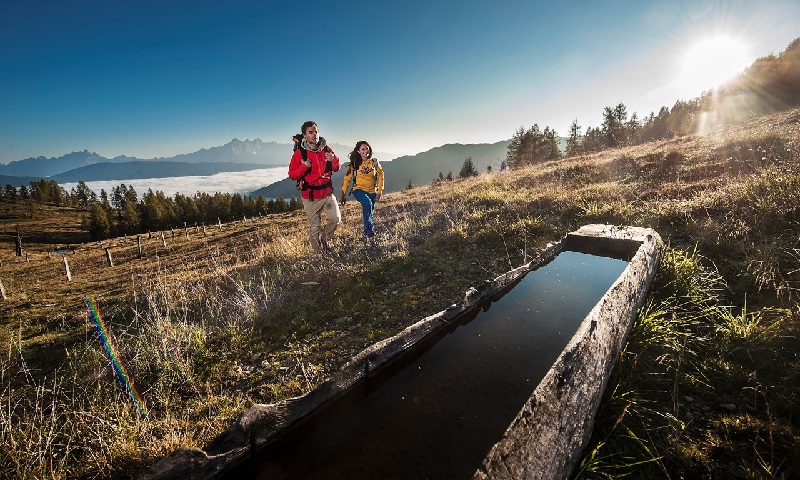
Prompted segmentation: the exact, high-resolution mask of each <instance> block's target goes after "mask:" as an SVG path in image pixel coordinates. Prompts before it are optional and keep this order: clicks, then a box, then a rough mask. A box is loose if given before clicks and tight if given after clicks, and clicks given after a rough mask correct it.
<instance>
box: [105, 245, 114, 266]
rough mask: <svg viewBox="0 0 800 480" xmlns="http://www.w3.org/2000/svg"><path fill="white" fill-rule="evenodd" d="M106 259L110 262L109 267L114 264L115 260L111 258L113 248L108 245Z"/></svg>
mask: <svg viewBox="0 0 800 480" xmlns="http://www.w3.org/2000/svg"><path fill="white" fill-rule="evenodd" d="M106 261H107V262H108V266H109V267H113V266H114V261H113V260H111V249H110V248H108V247H106Z"/></svg>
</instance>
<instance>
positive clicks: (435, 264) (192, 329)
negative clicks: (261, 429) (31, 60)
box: [0, 39, 800, 480]
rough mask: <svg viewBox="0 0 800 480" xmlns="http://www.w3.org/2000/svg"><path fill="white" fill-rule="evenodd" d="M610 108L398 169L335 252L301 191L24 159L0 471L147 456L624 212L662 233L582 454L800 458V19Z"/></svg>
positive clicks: (774, 473) (110, 474) (712, 459)
mask: <svg viewBox="0 0 800 480" xmlns="http://www.w3.org/2000/svg"><path fill="white" fill-rule="evenodd" d="M603 118H604V121H603V124H602V125H600V126H598V127H588V128H586V129H585V130H584V129H583V128H582V127H581V126H580V125H578V123H577V121H576V122H575V123H574V124H573V128H572V129H571V131H570V132H568V137H567V138H566V148H565V149H564V150H565V151H562V150H561V149H560V148H559V147H558V145H557V141H556V134H555V132H554V131H553V130H552V129H550V128H549V127H543V128H540V126H539V125H538V124H536V123H535V119H531V120H532V122H531V123H532V125H533V126H532V127H530V128H520V130H519V131H517V132H509V134H510V135H511V139H510V142H509V144H508V149H507V151H508V152H507V157H506V159H505V161H506V162H507V163H508V165H510V167H511V168H510V171H508V172H502V173H501V172H499V171H498V169H496V168H495V169H486V171H476V170H475V169H474V168H468V169H466V168H465V171H466V173H463V172H462V173H463V174H461V175H458V176H457V177H456V178H452V176H450V177H449V178H444V177H443V176H441V175H440V178H431V179H430V183H429V184H425V185H412V184H411V182H409V184H408V185H407V186H406V188H403V189H402V190H398V191H395V192H390V193H387V194H385V195H384V196H383V198H382V200H381V202H380V203H378V207H377V210H376V212H375V219H376V233H377V235H376V237H375V239H374V243H370V242H365V241H364V239H363V238H362V232H361V210H360V206H358V204H357V202H354V201H353V202H348V204H347V205H346V206H345V207H343V209H342V215H343V224H342V225H340V227H339V230H338V231H337V237H336V239H335V242H334V244H333V245H332V252H331V253H329V254H326V255H323V256H319V257H314V258H312V257H310V256H309V255H308V250H309V246H308V237H307V235H308V233H307V228H308V227H307V224H306V219H305V216H304V213H303V211H302V209H301V208H300V207H301V206H300V205H299V202H298V201H297V200H296V199H292V200H290V201H283V199H281V200H280V201H272V202H269V201H267V200H265V199H264V198H263V197H258V198H251V197H245V198H242V197H240V196H229V195H223V194H219V195H202V196H197V197H184V196H177V195H176V197H175V198H170V197H166V196H164V195H163V193H160V192H148V193H147V194H145V195H144V196H141V197H139V196H137V195H136V192H133V195H131V192H130V191H128V190H127V189H120V190H118V191H116V192H114V193H115V195H116V197H117V198H113V197H114V196H113V195H112V198H110V199H109V198H105V199H104V198H101V197H98V196H97V195H96V194H95V193H94V192H91V191H86V190H83V191H81V192H74V193H75V194H77V193H80V198H77V197H74V196H73V195H71V194H68V193H67V192H64V191H60V190H59V187H58V185H57V184H54V183H49V182H31V183H30V184H29V185H24V186H23V187H24V194H23V192H22V188H19V187H20V186H19V185H16V186H11V185H8V186H7V187H6V188H5V189H3V190H2V192H3V195H2V196H0V290H2V296H0V307H1V308H0V347H2V349H0V353H1V354H2V355H0V405H2V408H0V477H2V478H19V479H31V480H32V479H44V478H47V479H89V478H92V479H105V478H109V479H110V478H114V479H126V478H136V477H137V476H139V475H141V474H142V472H144V471H146V470H147V469H148V467H150V466H151V465H152V464H154V463H155V462H157V461H158V460H159V459H161V458H163V457H164V456H167V455H169V454H170V453H172V452H173V451H174V450H175V449H176V448H178V447H180V446H194V447H200V448H202V447H204V446H205V445H207V444H208V443H209V442H210V441H211V440H212V439H213V438H215V437H216V436H217V435H218V434H219V433H220V432H222V431H223V430H224V429H226V428H227V427H228V426H229V425H230V424H231V423H232V422H233V420H234V419H235V418H236V417H237V415H238V414H239V413H241V412H242V411H244V410H246V409H247V408H249V407H251V406H252V405H254V404H258V403H260V404H269V403H275V402H280V401H282V400H286V399H289V398H292V397H296V396H300V395H303V394H305V393H307V392H309V391H311V390H313V389H314V388H315V387H317V386H318V385H320V384H321V383H322V382H323V381H324V380H326V379H327V378H329V377H331V376H332V375H333V374H334V373H335V372H336V371H337V370H338V369H339V368H340V367H341V366H342V365H343V364H345V363H346V362H347V361H348V360H349V359H351V358H352V357H353V356H354V355H356V354H357V353H358V352H360V351H362V350H363V349H364V348H366V347H367V346H369V345H372V344H374V343H375V342H377V341H380V340H382V339H385V338H388V337H390V336H392V335H394V334H396V333H397V332H399V331H401V330H402V329H404V328H406V327H407V326H409V325H411V324H413V323H414V322H416V321H417V320H419V319H421V318H423V317H425V316H428V315H431V314H433V313H435V312H438V311H441V310H442V309H444V308H446V307H447V306H449V305H451V304H453V303H457V302H458V301H460V299H462V298H464V293H465V291H467V290H468V289H469V288H470V287H472V286H474V285H479V284H480V283H481V282H483V281H484V280H485V279H487V278H494V277H496V276H498V275H500V274H502V273H503V272H506V271H509V270H511V269H513V268H516V267H518V266H520V265H522V264H524V263H526V262H527V261H530V259H531V258H532V257H534V256H535V255H536V252H538V251H540V250H542V249H543V248H545V246H546V245H547V244H548V243H549V242H553V241H557V240H558V239H560V238H561V237H563V236H564V235H565V234H566V233H568V232H570V231H573V230H576V229H577V228H579V227H580V226H582V225H585V224H594V223H601V224H612V225H634V226H643V227H649V228H652V229H654V230H656V231H657V232H658V233H659V234H660V235H661V237H662V238H663V240H664V242H665V247H664V249H663V252H661V259H662V260H661V265H660V270H659V273H658V275H657V278H656V280H655V284H654V286H653V288H652V290H651V292H650V293H649V297H648V300H647V302H646V304H645V306H644V307H643V308H642V309H640V311H639V312H638V317H637V319H636V321H635V323H634V326H633V330H632V331H631V333H630V336H629V338H628V342H627V344H626V346H625V347H624V349H623V351H622V353H621V355H620V357H619V358H618V360H617V363H616V366H615V370H614V372H613V373H612V377H611V382H610V384H609V386H608V388H607V389H606V392H605V397H604V400H603V403H602V404H601V407H600V410H599V412H598V414H597V417H596V422H595V426H594V434H593V438H592V441H591V442H590V444H589V445H588V447H587V448H586V450H585V451H584V453H583V457H582V459H581V462H580V464H579V467H578V468H577V470H576V471H575V472H574V473H573V475H574V478H579V479H611V478H622V477H626V478H641V479H645V478H646V479H649V478H672V479H677V478H708V479H730V478H742V479H744V478H748V479H752V478H763V479H767V478H786V479H789V478H797V477H798V476H800V425H798V419H800V403H799V402H800V397H798V395H800V358H798V354H800V338H799V337H800V308H799V307H798V303H797V300H798V296H799V295H800V39H797V40H795V41H793V42H792V43H791V44H790V45H789V46H788V47H787V48H786V50H785V51H783V52H781V53H780V54H779V55H774V56H770V57H765V58H760V59H758V60H757V61H756V62H755V63H753V64H752V65H751V66H750V67H748V68H747V69H746V70H745V71H744V72H743V73H741V74H740V75H739V76H737V77H735V78H734V79H733V80H731V81H729V82H728V83H725V84H723V85H722V86H720V87H719V88H716V89H714V90H713V91H710V92H707V93H705V94H703V95H702V96H700V97H698V98H695V99H692V100H688V101H687V100H681V101H678V102H676V103H675V104H674V105H673V106H672V107H663V108H662V109H661V110H660V111H659V112H653V113H651V114H650V115H649V116H645V117H643V118H639V117H638V116H636V115H629V114H628V112H627V110H626V108H625V105H623V104H619V105H617V106H612V107H608V108H607V109H606V110H605V111H604V115H603ZM287 159H288V154H287ZM493 160H494V159H480V158H474V159H473V158H468V159H465V167H466V166H470V167H471V166H472V162H473V161H474V162H475V163H476V164H479V165H484V164H485V162H486V161H490V162H491V161H493ZM398 161H401V160H394V161H393V163H394V162H398ZM393 167H394V168H400V167H398V166H396V165H393ZM403 183H405V182H404V180H403ZM62 190H63V189H62ZM54 192H55V193H54ZM318 293H330V295H324V296H319V295H317V294H318Z"/></svg>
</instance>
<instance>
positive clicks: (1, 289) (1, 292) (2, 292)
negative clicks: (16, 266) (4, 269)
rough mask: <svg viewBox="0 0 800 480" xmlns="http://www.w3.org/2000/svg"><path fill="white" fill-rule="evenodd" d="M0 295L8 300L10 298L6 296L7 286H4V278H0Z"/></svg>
mask: <svg viewBox="0 0 800 480" xmlns="http://www.w3.org/2000/svg"><path fill="white" fill-rule="evenodd" d="M0 297H2V298H3V300H6V299H7V298H8V297H6V287H4V286H3V281H2V280H0Z"/></svg>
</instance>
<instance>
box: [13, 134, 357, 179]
mask: <svg viewBox="0 0 800 480" xmlns="http://www.w3.org/2000/svg"><path fill="white" fill-rule="evenodd" d="M331 146H332V148H334V150H336V151H337V152H345V151H349V150H350V148H352V147H347V146H344V145H340V144H335V143H333V144H331ZM291 155H292V144H291V143H288V142H287V143H277V142H263V141H262V140H261V139H259V138H256V139H255V140H239V139H237V138H234V139H233V140H231V141H230V142H228V143H226V144H225V145H222V146H219V147H212V148H208V149H206V148H202V149H200V150H198V151H196V152H193V153H185V154H180V155H175V156H174V157H158V158H153V159H141V158H136V157H128V156H124V155H120V156H117V157H114V158H106V157H104V156H102V155H98V154H97V153H95V152H90V151H89V150H84V151H82V152H72V153H68V154H66V155H63V156H61V157H51V158H46V157H35V158H33V157H32V158H26V159H24V160H16V161H13V162H11V163H9V164H8V165H0V175H3V176H4V177H34V178H37V179H38V178H47V177H55V176H56V175H59V174H64V173H65V172H69V171H70V170H74V169H76V168H82V167H87V166H89V165H97V164H111V165H113V164H122V163H127V164H130V163H131V162H142V163H147V164H148V166H149V167H152V172H151V176H150V177H146V178H153V177H158V176H170V175H168V174H164V175H161V174H158V167H157V165H160V166H165V162H172V163H175V162H178V163H187V164H198V163H216V164H218V166H219V167H222V166H224V165H225V164H228V165H230V164H250V165H253V168H254V169H255V168H268V167H275V166H281V165H288V164H289V158H291ZM154 162H161V163H160V164H156V163H154ZM241 170H242V169H241V168H235V169H233V170H230V171H241ZM108 171H109V170H108V169H106V170H104V172H108ZM220 171H225V170H218V171H217V172H214V173H218V172H220ZM84 173H85V174H87V175H91V174H92V170H91V169H90V170H87V171H84ZM172 176H174V175H172ZM112 177H115V178H123V177H119V176H114V175H112ZM80 180H83V181H87V182H88V181H92V180H102V178H94V177H91V176H87V177H86V178H80Z"/></svg>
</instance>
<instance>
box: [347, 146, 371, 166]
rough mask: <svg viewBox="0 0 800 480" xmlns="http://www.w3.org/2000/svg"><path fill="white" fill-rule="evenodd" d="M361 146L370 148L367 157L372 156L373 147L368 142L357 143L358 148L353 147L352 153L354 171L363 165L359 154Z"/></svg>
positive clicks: (351, 162) (351, 161) (351, 160)
mask: <svg viewBox="0 0 800 480" xmlns="http://www.w3.org/2000/svg"><path fill="white" fill-rule="evenodd" d="M361 145H366V146H367V147H369V155H367V157H371V156H372V145H370V144H369V142H368V141H366V140H359V141H358V142H356V146H355V147H353V151H352V152H350V164H351V165H352V166H353V170H355V169H357V168H358V166H359V165H361V154H360V153H358V149H359V148H361Z"/></svg>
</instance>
